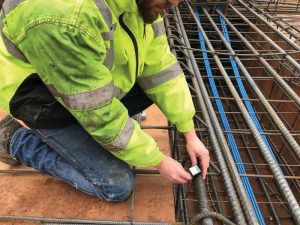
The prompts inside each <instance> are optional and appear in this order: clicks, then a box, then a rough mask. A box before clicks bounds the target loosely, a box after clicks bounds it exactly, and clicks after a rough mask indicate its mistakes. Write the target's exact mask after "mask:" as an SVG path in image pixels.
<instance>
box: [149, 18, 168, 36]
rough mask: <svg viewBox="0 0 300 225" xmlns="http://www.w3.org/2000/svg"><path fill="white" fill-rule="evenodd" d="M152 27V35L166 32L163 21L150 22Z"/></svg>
mask: <svg viewBox="0 0 300 225" xmlns="http://www.w3.org/2000/svg"><path fill="white" fill-rule="evenodd" d="M152 29H153V32H154V37H155V38H156V37H159V36H161V35H164V34H165V33H166V29H165V24H164V21H159V22H155V23H153V24H152Z"/></svg>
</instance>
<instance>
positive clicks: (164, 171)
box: [155, 155, 192, 184]
mask: <svg viewBox="0 0 300 225" xmlns="http://www.w3.org/2000/svg"><path fill="white" fill-rule="evenodd" d="M155 168H156V169H158V171H159V173H160V174H161V175H162V176H163V177H165V178H167V179H168V180H170V181H172V182H174V183H177V184H185V183H187V182H189V181H190V180H191V179H192V176H191V174H189V173H188V172H186V171H185V170H184V169H183V167H182V165H181V164H180V163H179V162H177V161H176V160H174V159H172V158H171V157H169V156H166V155H164V158H163V160H162V161H161V163H160V164H158V165H157V166H155Z"/></svg>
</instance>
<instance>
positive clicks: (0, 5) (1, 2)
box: [0, 0, 4, 8]
mask: <svg viewBox="0 0 300 225" xmlns="http://www.w3.org/2000/svg"><path fill="white" fill-rule="evenodd" d="M3 2H4V0H0V8H1V7H2V4H3Z"/></svg>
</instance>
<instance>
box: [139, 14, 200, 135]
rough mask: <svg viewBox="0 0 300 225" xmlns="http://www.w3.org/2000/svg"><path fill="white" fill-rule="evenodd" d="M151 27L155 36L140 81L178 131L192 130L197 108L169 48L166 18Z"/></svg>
mask: <svg viewBox="0 0 300 225" xmlns="http://www.w3.org/2000/svg"><path fill="white" fill-rule="evenodd" d="M152 29H153V36H154V38H153V41H152V42H151V44H150V47H149V49H148V52H147V55H146V60H145V66H144V70H143V73H142V76H140V77H139V78H138V83H139V85H140V86H141V87H142V89H143V90H144V92H145V93H146V94H147V96H148V97H149V98H151V100H152V101H153V102H155V103H156V104H157V105H158V106H159V108H160V109H161V110H162V111H163V113H164V114H165V115H166V116H167V118H168V120H169V121H170V122H171V123H173V124H175V126H176V128H177V130H178V131H179V132H187V131H190V130H192V129H193V128H194V122H193V116H194V114H195V109H194V105H193V102H192V98H191V94H190V91H189V88H188V85H187V82H186V80H185V77H184V74H183V72H182V70H181V68H180V65H179V63H178V62H177V60H176V57H175V56H174V55H173V54H172V53H171V51H170V48H169V45H168V42H167V37H166V35H165V29H164V23H163V20H162V19H158V20H157V21H156V22H154V23H153V24H152Z"/></svg>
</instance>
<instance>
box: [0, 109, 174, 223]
mask: <svg viewBox="0 0 300 225" xmlns="http://www.w3.org/2000/svg"><path fill="white" fill-rule="evenodd" d="M146 112H147V119H146V121H143V124H147V125H166V124H167V121H166V119H165V117H164V116H163V115H162V113H161V112H160V110H159V109H158V108H157V107H156V106H152V107H150V108H149V109H148V110H147V111H146ZM3 116H4V113H3V112H2V111H0V118H2V117H3ZM146 132H148V133H149V134H150V135H152V136H153V137H154V139H155V140H156V141H157V142H158V144H159V146H160V148H161V149H162V151H164V152H168V151H169V144H168V143H169V142H168V134H167V131H166V130H146ZM19 168H26V167H12V166H7V165H5V164H2V163H0V169H1V170H3V169H19ZM130 201H131V199H128V200H127V201H125V202H121V203H110V202H105V201H102V200H99V199H96V198H94V197H90V196H88V195H86V194H84V193H81V192H80V191H78V190H76V189H74V188H73V187H71V186H70V185H68V184H65V183H64V182H62V181H60V180H58V179H56V178H53V177H50V176H48V175H42V174H27V175H25V174H14V175H12V174H0V205H1V207H0V215H15V216H37V217H51V218H76V219H95V220H118V221H120V220H122V221H129V217H130V214H132V216H133V218H134V221H151V222H169V223H172V222H174V205H173V196H172V186H171V183H170V182H169V181H167V180H165V179H163V178H162V177H161V176H160V175H137V178H136V188H135V198H134V209H133V211H132V212H131V211H130ZM162 209H163V210H162ZM0 224H1V225H4V224H5V225H13V224H38V223H31V222H21V221H9V222H8V221H6V222H5V221H0Z"/></svg>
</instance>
